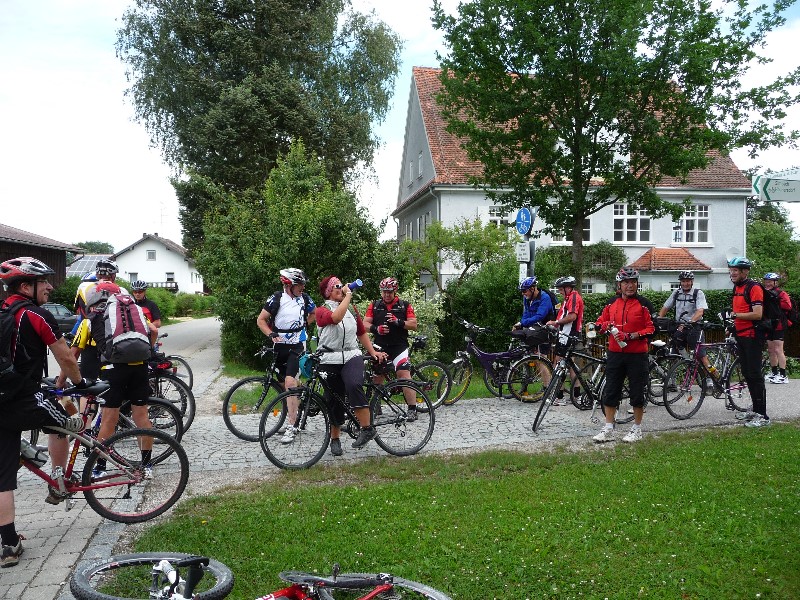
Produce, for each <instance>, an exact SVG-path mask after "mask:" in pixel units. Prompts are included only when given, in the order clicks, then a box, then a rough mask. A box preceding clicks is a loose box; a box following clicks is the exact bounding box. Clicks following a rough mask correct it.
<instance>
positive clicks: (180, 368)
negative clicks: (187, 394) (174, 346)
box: [167, 354, 194, 389]
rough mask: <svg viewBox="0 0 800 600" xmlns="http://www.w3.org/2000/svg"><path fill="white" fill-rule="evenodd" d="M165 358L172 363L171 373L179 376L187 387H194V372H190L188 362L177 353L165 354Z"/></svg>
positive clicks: (190, 368)
mask: <svg viewBox="0 0 800 600" xmlns="http://www.w3.org/2000/svg"><path fill="white" fill-rule="evenodd" d="M167 360H168V361H170V362H171V363H172V374H173V375H175V376H176V377H180V378H181V379H182V380H183V382H184V383H185V384H186V385H188V386H189V389H192V388H193V387H194V373H193V372H192V367H190V366H189V362H188V361H187V360H186V359H185V358H184V357H183V356H179V355H178V354H171V355H169V356H167Z"/></svg>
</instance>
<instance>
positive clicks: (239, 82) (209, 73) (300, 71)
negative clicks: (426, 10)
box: [117, 0, 401, 249]
mask: <svg viewBox="0 0 800 600" xmlns="http://www.w3.org/2000/svg"><path fill="white" fill-rule="evenodd" d="M346 9H347V10H346ZM345 11H346V12H345ZM122 23H123V24H122V27H121V28H120V30H119V31H118V34H117V54H118V56H119V57H120V58H121V59H122V60H123V61H124V62H125V63H126V65H127V68H128V77H129V80H130V81H131V82H132V83H131V87H130V89H129V90H128V95H129V96H130V97H131V98H132V99H133V103H134V107H135V111H136V118H137V119H138V120H139V121H140V122H142V123H144V125H145V127H146V128H147V130H148V132H149V133H150V136H151V141H152V143H153V144H154V145H155V146H158V147H160V148H161V150H162V152H163V155H164V158H165V160H166V161H167V162H168V163H169V164H170V165H171V166H172V167H173V168H174V169H175V171H176V174H177V176H176V177H175V178H174V180H173V185H174V187H175V188H176V192H177V194H178V198H179V201H180V202H181V206H182V214H181V221H182V224H183V226H184V243H185V245H186V246H187V248H190V249H194V248H196V247H197V246H198V245H199V244H200V243H201V242H202V237H197V233H198V232H201V231H202V222H203V216H204V215H205V214H206V213H207V212H208V211H209V210H210V209H211V207H212V206H213V198H212V197H210V196H208V194H207V193H206V192H207V191H208V182H212V183H213V184H215V185H216V186H219V187H220V188H221V189H222V190H223V191H224V192H225V193H236V192H241V191H243V190H247V189H256V190H258V189H260V188H261V186H263V184H264V182H265V181H266V178H267V176H268V174H269V172H270V170H271V169H272V168H273V167H274V166H275V164H276V161H277V158H278V156H280V155H282V154H286V153H287V152H288V150H289V147H290V145H291V143H292V141H294V140H298V139H302V140H303V141H304V143H305V144H306V145H307V146H308V148H309V149H310V150H311V151H313V152H314V153H315V154H316V155H318V156H321V157H323V158H324V159H325V167H326V170H327V174H328V176H329V177H330V179H331V180H332V181H334V182H336V183H341V182H344V181H345V180H346V179H347V176H348V173H349V172H351V171H352V170H353V169H354V168H355V167H357V166H358V165H361V164H366V165H368V164H370V163H371V161H372V157H373V152H374V150H375V148H376V147H377V144H378V140H377V139H376V138H375V136H374V135H373V134H372V129H371V124H372V122H373V121H378V122H380V121H382V120H383V119H384V118H385V116H386V112H387V109H388V103H389V100H390V98H391V96H392V93H393V86H394V78H395V77H396V75H397V71H398V68H399V51H400V47H401V44H400V41H399V39H398V38H397V36H396V35H395V34H394V33H393V32H392V31H391V30H390V29H389V28H388V27H387V26H386V25H385V24H383V23H382V22H380V21H378V20H376V19H375V18H374V15H364V14H360V13H357V12H355V11H353V10H352V9H350V4H349V0H314V1H313V2H282V1H280V0H247V1H245V0H229V1H226V2H223V3H220V2H211V1H209V0H137V1H136V4H135V6H133V7H132V8H130V9H129V10H127V11H126V12H125V14H124V16H123V19H122ZM195 179H199V180H200V181H195Z"/></svg>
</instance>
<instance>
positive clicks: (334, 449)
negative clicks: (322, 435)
mask: <svg viewBox="0 0 800 600" xmlns="http://www.w3.org/2000/svg"><path fill="white" fill-rule="evenodd" d="M331 454H333V455H334V456H341V455H342V454H344V451H343V450H342V442H340V441H339V438H333V439H332V440H331Z"/></svg>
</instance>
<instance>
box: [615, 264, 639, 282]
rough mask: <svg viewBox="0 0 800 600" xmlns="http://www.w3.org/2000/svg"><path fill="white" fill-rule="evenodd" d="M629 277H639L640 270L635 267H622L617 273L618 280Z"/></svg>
mask: <svg viewBox="0 0 800 600" xmlns="http://www.w3.org/2000/svg"><path fill="white" fill-rule="evenodd" d="M629 279H639V271H637V270H636V269H634V268H633V267H622V268H621V269H620V270H619V272H618V273H617V281H627V280H629Z"/></svg>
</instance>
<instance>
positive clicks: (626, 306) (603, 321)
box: [597, 294, 656, 354]
mask: <svg viewBox="0 0 800 600" xmlns="http://www.w3.org/2000/svg"><path fill="white" fill-rule="evenodd" d="M652 312H653V305H652V304H650V301H649V300H648V299H647V298H644V297H642V296H640V295H639V294H636V295H634V296H632V297H630V298H625V297H624V296H615V297H614V298H612V299H611V300H609V301H608V303H607V304H606V305H605V306H604V307H603V312H602V313H600V318H599V319H597V325H598V326H599V327H600V328H601V329H603V330H604V331H605V330H607V329H608V328H609V327H610V326H611V324H612V323H613V324H614V325H615V326H616V327H617V329H619V331H620V332H621V333H625V334H628V335H630V334H631V333H636V334H638V335H639V337H638V339H635V340H632V339H627V338H626V339H625V340H624V341H625V342H626V343H627V345H626V346H625V347H624V348H620V346H619V343H618V342H617V340H616V338H615V337H614V336H613V335H610V334H609V336H608V350H609V352H623V353H625V354H636V353H639V352H647V346H648V344H649V341H648V339H647V337H645V336H649V335H652V334H653V333H654V332H655V330H656V328H655V326H654V325H653V319H652V317H651V316H650V314H651V313H652Z"/></svg>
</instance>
